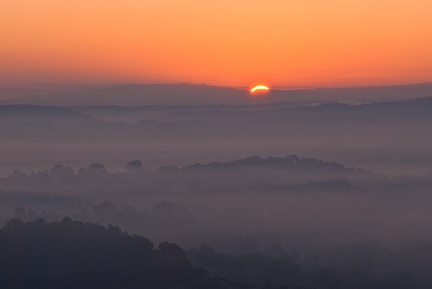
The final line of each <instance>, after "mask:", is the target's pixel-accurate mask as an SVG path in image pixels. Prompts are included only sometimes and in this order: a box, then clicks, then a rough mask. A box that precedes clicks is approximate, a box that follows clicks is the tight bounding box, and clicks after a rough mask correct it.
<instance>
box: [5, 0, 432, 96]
mask: <svg viewBox="0 0 432 289" xmlns="http://www.w3.org/2000/svg"><path fill="white" fill-rule="evenodd" d="M245 3H246V2H245V1H239V0H235V1H232V0H230V1H228V0H219V1H205V2H203V1H197V0H184V1H175V0H161V1H147V2H141V1H135V0H125V1H116V0H105V1H102V0H94V1H83V0H78V1H75V2H69V1H58V0H43V1H30V2H28V1H27V2H23V1H4V2H2V3H1V4H0V27H2V28H1V33H0V35H1V39H2V44H1V45H0V85H6V84H8V85H9V84H18V83H77V82H82V83H106V82H115V83H151V82H158V83H173V82H188V83H206V84H210V85H217V86H229V87H249V85H250V84H251V83H257V82H258V81H260V80H262V79H266V81H269V83H272V86H274V87H284V86H293V87H341V86H343V87H346V86H380V85H397V84H407V83H421V82H430V81H432V53H430V51H432V34H431V33H429V32H428V30H427V27H432V17H430V11H432V1H425V0H412V1H409V2H407V1H403V0H382V1H378V2H377V1H372V0H362V1H360V0H353V1H345V0H329V1H326V2H325V3H323V2H322V1H321V0H308V1H297V2H292V1H268V2H265V4H264V3H263V2H262V1H258V0H250V1H247V5H246V4H245ZM227 8H229V9H227ZM257 35H260V39H259V41H257V37H256V36H257Z"/></svg>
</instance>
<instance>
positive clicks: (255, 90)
mask: <svg viewBox="0 0 432 289" xmlns="http://www.w3.org/2000/svg"><path fill="white" fill-rule="evenodd" d="M269 90H270V88H268V87H267V86H265V85H257V86H255V87H254V88H252V89H251V90H250V92H251V93H254V92H257V91H269Z"/></svg>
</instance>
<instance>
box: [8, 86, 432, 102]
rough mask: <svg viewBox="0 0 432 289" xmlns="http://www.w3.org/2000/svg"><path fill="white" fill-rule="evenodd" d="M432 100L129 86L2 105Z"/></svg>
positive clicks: (381, 92) (355, 92)
mask: <svg viewBox="0 0 432 289" xmlns="http://www.w3.org/2000/svg"><path fill="white" fill-rule="evenodd" d="M427 96H432V83H422V84H411V85H399V86H386V87H354V88H317V89H304V90H272V91H271V92H270V93H269V94H268V95H266V96H264V97H262V96H258V97H251V95H250V94H249V92H248V91H247V90H241V89H234V88H227V87H218V86H210V85H205V84H199V85H196V84H187V83H179V84H129V85H123V86H114V87H107V88H98V89H92V90H81V91H65V92H56V93H50V94H45V95H30V96H23V97H18V98H11V99H4V100H1V101H0V104H37V105H59V106H87V105H120V106H139V105H155V104H157V105H161V104H169V105H172V104H174V105H197V104H199V105H204V104H226V105H233V104H234V105H238V104H253V103H272V102H292V101H296V102H297V101H300V102H309V103H311V102H320V103H325V102H329V101H331V102H336V101H347V102H358V103H363V102H376V101H390V100H404V99H413V98H420V97H427Z"/></svg>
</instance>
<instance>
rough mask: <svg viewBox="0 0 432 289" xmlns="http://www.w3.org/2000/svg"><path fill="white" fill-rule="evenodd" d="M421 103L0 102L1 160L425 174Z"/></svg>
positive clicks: (431, 105)
mask: <svg viewBox="0 0 432 289" xmlns="http://www.w3.org/2000/svg"><path fill="white" fill-rule="evenodd" d="M297 105H300V106H297ZM292 106H294V107H292ZM430 111H432V98H430V97H429V98H421V99H414V100H405V101H396V102H382V103H370V104H363V105H346V104H338V103H329V104H323V105H319V106H312V107H311V106H309V105H308V106H302V105H301V104H300V103H297V104H296V105H295V104H293V103H291V104H281V103H278V104H255V105H147V106H139V107H120V106H80V107H53V106H31V105H3V106H0V112H1V113H0V135H1V136H2V142H1V143H0V146H1V148H2V150H3V151H8V152H10V153H9V154H7V155H5V157H4V159H3V163H1V164H0V166H1V168H0V169H1V171H2V174H3V175H4V174H5V173H7V172H9V171H10V170H11V168H12V164H18V166H15V167H14V168H19V169H24V168H26V167H33V168H42V167H48V166H50V165H52V164H53V163H64V164H69V165H73V166H75V167H78V166H83V165H86V164H88V163H91V162H92V161H98V162H103V163H105V164H106V165H107V166H109V167H114V168H121V167H122V166H123V164H124V162H125V161H127V160H130V159H135V158H139V159H141V160H144V161H145V163H148V164H150V163H151V165H152V167H153V168H155V167H158V166H161V165H164V164H166V163H174V164H178V165H186V164H188V163H193V162H210V161H212V160H215V159H218V160H229V159H236V158H244V157H246V156H248V155H255V154H261V155H262V154H264V155H286V154H287V153H295V154H298V155H303V156H311V157H319V158H322V159H330V160H335V161H338V162H342V163H346V164H348V165H350V166H357V167H364V168H367V169H370V170H374V171H378V172H384V173H392V171H394V172H395V173H403V172H406V173H409V172H410V171H409V170H411V169H413V170H414V173H415V174H424V173H427V172H430V171H431V170H432V169H431V166H430V164H431V161H432V153H431V151H430V149H429V148H430V145H432V135H431V134H429V133H428V131H429V130H430V123H431V121H432V114H431V113H430ZM18 144H19V145H18ZM107 159H108V160H107ZM407 165H410V166H411V165H412V168H410V169H409V170H407V169H406V168H407V167H406V166H407Z"/></svg>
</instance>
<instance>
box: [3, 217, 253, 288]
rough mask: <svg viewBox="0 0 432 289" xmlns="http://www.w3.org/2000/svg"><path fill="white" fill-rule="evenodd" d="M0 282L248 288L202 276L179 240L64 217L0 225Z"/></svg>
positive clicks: (10, 284)
mask: <svg viewBox="0 0 432 289" xmlns="http://www.w3.org/2000/svg"><path fill="white" fill-rule="evenodd" d="M0 256H1V258H0V262H1V264H0V288H4V289H8V288H17V289H18V288H26V289H29V288H44V289H48V288H56V289H66V288H71V289H72V288H74V289H75V288H81V289H83V288H150V289H151V288H247V287H239V286H237V285H235V284H234V283H232V282H229V281H226V280H222V279H216V278H210V277H207V275H206V272H205V270H203V269H200V268H196V267H193V266H191V265H190V263H189V261H188V259H187V258H186V253H185V251H184V250H182V249H181V248H180V247H179V246H177V245H175V244H172V243H167V242H163V243H161V244H160V245H159V246H158V248H154V246H153V243H152V242H151V241H150V240H148V239H146V238H144V237H140V236H136V235H133V236H132V235H129V234H127V233H125V232H122V231H121V230H120V229H119V228H118V227H115V226H109V227H108V228H106V227H103V226H101V225H97V224H92V223H82V222H79V221H72V220H71V219H70V218H64V219H63V220H62V221H61V222H53V223H46V222H45V221H44V220H43V219H38V220H37V221H34V222H30V223H23V222H22V221H21V220H19V219H12V220H10V221H9V222H8V223H7V225H6V226H5V227H4V228H3V229H1V231H0Z"/></svg>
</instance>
